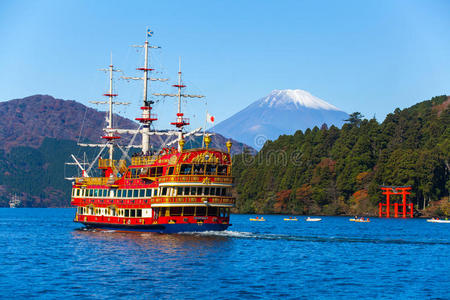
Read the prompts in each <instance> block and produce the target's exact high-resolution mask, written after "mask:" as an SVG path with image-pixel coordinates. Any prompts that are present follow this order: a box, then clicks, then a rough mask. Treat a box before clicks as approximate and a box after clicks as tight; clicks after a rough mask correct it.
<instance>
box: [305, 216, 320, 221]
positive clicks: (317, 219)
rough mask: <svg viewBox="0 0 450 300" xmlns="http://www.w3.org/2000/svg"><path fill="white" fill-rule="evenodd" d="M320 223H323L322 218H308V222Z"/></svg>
mask: <svg viewBox="0 0 450 300" xmlns="http://www.w3.org/2000/svg"><path fill="white" fill-rule="evenodd" d="M319 221H322V218H311V217H307V218H306V222H319Z"/></svg>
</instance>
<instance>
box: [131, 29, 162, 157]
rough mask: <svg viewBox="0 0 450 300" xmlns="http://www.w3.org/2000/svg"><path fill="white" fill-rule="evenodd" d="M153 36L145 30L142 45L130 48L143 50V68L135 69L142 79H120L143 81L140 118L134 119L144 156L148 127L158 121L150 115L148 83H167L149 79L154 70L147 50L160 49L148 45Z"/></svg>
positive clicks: (148, 132) (158, 79)
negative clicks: (138, 125)
mask: <svg viewBox="0 0 450 300" xmlns="http://www.w3.org/2000/svg"><path fill="white" fill-rule="evenodd" d="M152 35H153V31H151V30H150V29H147V35H146V38H145V43H144V45H133V46H132V47H136V48H144V66H143V67H141V68H137V70H139V71H143V72H144V76H143V77H124V76H123V77H122V78H124V79H132V80H143V81H144V95H143V105H142V106H141V110H142V115H141V117H140V118H136V120H137V121H139V122H140V123H141V124H142V130H141V133H142V147H141V148H142V153H144V154H146V153H147V152H148V151H149V149H150V127H151V125H152V123H153V121H156V120H158V118H157V116H156V114H152V113H151V111H152V107H151V105H152V104H154V102H153V101H151V100H150V101H149V100H148V97H147V94H148V89H149V83H148V81H149V80H150V81H167V79H163V78H150V77H149V72H150V71H153V70H154V69H152V68H150V67H149V62H148V49H159V48H161V47H159V46H152V45H149V43H148V38H149V37H151V36H152Z"/></svg>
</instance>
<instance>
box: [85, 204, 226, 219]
mask: <svg viewBox="0 0 450 300" xmlns="http://www.w3.org/2000/svg"><path fill="white" fill-rule="evenodd" d="M77 212H78V214H80V215H93V216H111V217H125V218H142V217H144V218H145V217H148V218H149V217H152V209H151V208H148V209H124V208H120V209H116V208H115V207H108V208H94V207H92V206H80V207H78V209H77ZM229 215H230V209H229V208H224V207H203V206H183V207H158V208H155V216H158V217H171V216H173V217H175V216H202V217H206V216H210V217H228V216H229Z"/></svg>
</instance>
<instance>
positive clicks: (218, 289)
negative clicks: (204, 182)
mask: <svg viewBox="0 0 450 300" xmlns="http://www.w3.org/2000/svg"><path fill="white" fill-rule="evenodd" d="M74 213H75V210H74V209H26V208H18V209H7V208H5V209H0V296H1V298H3V299H5V298H9V297H12V296H15V297H16V298H29V297H35V298H45V299H51V298H63V297H70V298H75V297H77V298H80V299H85V298H97V299H111V298H127V299H129V298H131V299H199V298H204V299H242V298H251V299H266V298H295V299H298V298H346V299H356V298H389V299H392V298H401V299H404V298H408V299H411V298H417V299H419V298H420V299H424V298H425V299H430V298H434V299H436V298H438V299H449V298H450V262H449V260H450V224H433V223H427V222H426V221H425V220H420V219H414V220H395V219H390V220H386V219H376V218H374V219H372V222H371V223H354V222H349V221H348V218H344V217H324V218H323V221H322V222H305V221H304V218H300V217H299V220H298V222H285V221H283V218H284V216H265V218H266V219H267V221H266V222H250V221H249V217H250V216H247V215H232V217H231V221H232V223H233V226H232V227H230V230H228V231H225V232H218V233H214V232H209V233H202V234H198V233H197V234H174V235H162V234H151V233H146V234H140V233H118V232H113V231H111V232H95V231H85V230H80V228H82V227H81V226H80V225H79V224H75V223H73V222H72V219H73V216H74Z"/></svg>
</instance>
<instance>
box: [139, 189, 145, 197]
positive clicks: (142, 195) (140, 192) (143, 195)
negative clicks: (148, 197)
mask: <svg viewBox="0 0 450 300" xmlns="http://www.w3.org/2000/svg"><path fill="white" fill-rule="evenodd" d="M139 197H140V198H144V197H145V189H141V190H140V191H139Z"/></svg>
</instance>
